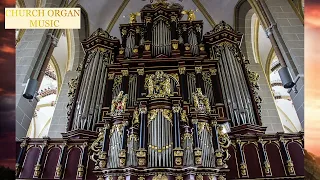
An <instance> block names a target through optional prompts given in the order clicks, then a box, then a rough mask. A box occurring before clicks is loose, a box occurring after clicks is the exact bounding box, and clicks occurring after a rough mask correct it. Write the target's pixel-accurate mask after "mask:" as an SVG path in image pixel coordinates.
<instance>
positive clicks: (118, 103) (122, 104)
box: [111, 91, 128, 116]
mask: <svg viewBox="0 0 320 180" xmlns="http://www.w3.org/2000/svg"><path fill="white" fill-rule="evenodd" d="M127 100H128V95H127V94H125V95H123V91H120V92H119V94H118V96H117V97H115V98H114V99H113V100H112V104H111V115H112V116H118V115H120V114H121V113H123V112H124V111H125V109H126V104H127Z"/></svg>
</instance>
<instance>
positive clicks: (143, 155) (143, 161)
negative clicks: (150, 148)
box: [137, 149, 147, 166]
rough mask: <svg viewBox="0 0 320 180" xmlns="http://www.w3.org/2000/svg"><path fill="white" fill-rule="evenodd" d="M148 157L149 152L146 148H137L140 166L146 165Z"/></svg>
mask: <svg viewBox="0 0 320 180" xmlns="http://www.w3.org/2000/svg"><path fill="white" fill-rule="evenodd" d="M146 157H147V153H146V150H145V149H139V150H137V159H138V165H139V166H145V165H146Z"/></svg>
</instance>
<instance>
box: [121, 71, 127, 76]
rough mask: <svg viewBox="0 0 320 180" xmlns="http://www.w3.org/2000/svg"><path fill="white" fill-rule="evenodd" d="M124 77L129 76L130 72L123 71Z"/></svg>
mask: <svg viewBox="0 0 320 180" xmlns="http://www.w3.org/2000/svg"><path fill="white" fill-rule="evenodd" d="M121 73H122V76H129V71H128V70H121Z"/></svg>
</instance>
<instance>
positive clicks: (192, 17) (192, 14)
mask: <svg viewBox="0 0 320 180" xmlns="http://www.w3.org/2000/svg"><path fill="white" fill-rule="evenodd" d="M181 14H186V15H187V16H188V18H187V20H188V21H195V20H196V14H195V11H194V10H192V9H190V10H183V11H182V12H181Z"/></svg>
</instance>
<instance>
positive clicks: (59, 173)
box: [55, 164, 62, 177]
mask: <svg viewBox="0 0 320 180" xmlns="http://www.w3.org/2000/svg"><path fill="white" fill-rule="evenodd" d="M61 174H62V165H61V164H59V165H58V166H57V167H56V172H55V177H61Z"/></svg>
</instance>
